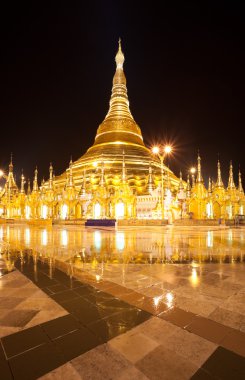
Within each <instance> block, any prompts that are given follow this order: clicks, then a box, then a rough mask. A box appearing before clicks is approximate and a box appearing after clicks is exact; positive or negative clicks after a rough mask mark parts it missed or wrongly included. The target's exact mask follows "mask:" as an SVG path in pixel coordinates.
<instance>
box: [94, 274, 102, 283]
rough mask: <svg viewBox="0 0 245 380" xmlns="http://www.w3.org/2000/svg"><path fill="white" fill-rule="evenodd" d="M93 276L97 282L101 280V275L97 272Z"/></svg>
mask: <svg viewBox="0 0 245 380" xmlns="http://www.w3.org/2000/svg"><path fill="white" fill-rule="evenodd" d="M95 278H96V281H98V282H99V281H100V280H101V276H100V275H99V274H96V276H95Z"/></svg>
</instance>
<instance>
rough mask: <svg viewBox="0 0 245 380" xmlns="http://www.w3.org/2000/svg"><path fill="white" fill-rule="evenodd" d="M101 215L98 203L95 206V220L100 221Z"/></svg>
mask: <svg viewBox="0 0 245 380" xmlns="http://www.w3.org/2000/svg"><path fill="white" fill-rule="evenodd" d="M100 214H101V205H100V204H99V202H97V203H95V205H94V217H95V219H99V217H100Z"/></svg>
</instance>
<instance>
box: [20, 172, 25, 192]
mask: <svg viewBox="0 0 245 380" xmlns="http://www.w3.org/2000/svg"><path fill="white" fill-rule="evenodd" d="M20 193H21V194H25V177H24V174H23V170H22V173H21V185H20Z"/></svg>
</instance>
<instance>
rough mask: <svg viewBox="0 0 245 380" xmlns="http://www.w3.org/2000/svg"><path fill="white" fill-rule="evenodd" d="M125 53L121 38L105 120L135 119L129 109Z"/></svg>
mask: <svg viewBox="0 0 245 380" xmlns="http://www.w3.org/2000/svg"><path fill="white" fill-rule="evenodd" d="M124 60H125V58H124V54H123V52H122V46H121V39H119V41H118V51H117V54H116V57H115V61H116V72H115V75H114V78H113V86H112V94H111V100H110V108H109V111H108V113H107V115H106V118H105V120H109V119H121V118H122V117H123V118H127V119H131V120H133V116H132V114H131V112H130V110H129V101H128V95H127V87H126V77H125V74H124V71H123V63H124Z"/></svg>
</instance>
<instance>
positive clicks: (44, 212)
mask: <svg viewBox="0 0 245 380" xmlns="http://www.w3.org/2000/svg"><path fill="white" fill-rule="evenodd" d="M47 216H48V207H47V206H46V205H43V206H42V207H41V217H42V218H43V219H47Z"/></svg>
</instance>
